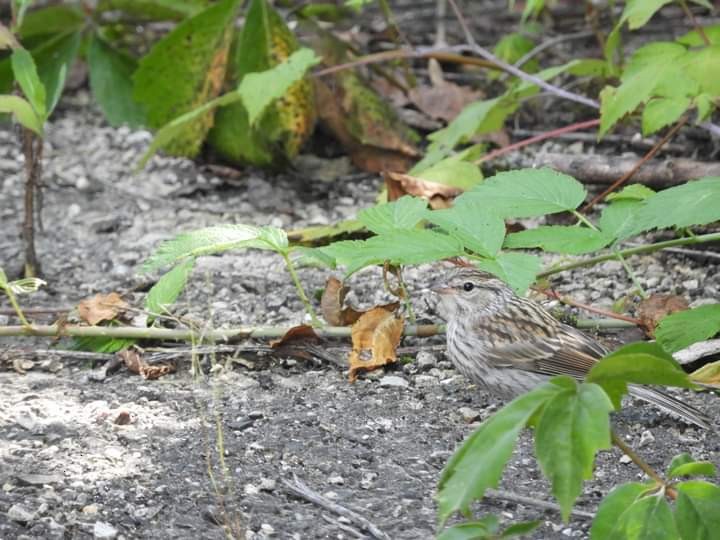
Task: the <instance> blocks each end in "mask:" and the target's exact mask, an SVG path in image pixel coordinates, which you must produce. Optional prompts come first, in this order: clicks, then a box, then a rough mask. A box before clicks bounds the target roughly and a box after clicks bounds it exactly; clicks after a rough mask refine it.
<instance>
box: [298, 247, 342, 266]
mask: <svg viewBox="0 0 720 540" xmlns="http://www.w3.org/2000/svg"><path fill="white" fill-rule="evenodd" d="M290 249H291V250H292V253H293V254H296V255H297V256H296V257H295V258H293V261H294V262H295V264H297V265H298V266H318V265H319V266H325V267H327V268H331V269H333V270H334V269H335V267H336V266H337V262H336V261H335V258H334V257H331V256H330V255H328V254H327V253H325V252H323V251H322V249H320V248H312V247H306V246H293V247H292V248H290Z"/></svg>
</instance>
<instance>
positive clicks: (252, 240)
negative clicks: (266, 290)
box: [142, 225, 287, 272]
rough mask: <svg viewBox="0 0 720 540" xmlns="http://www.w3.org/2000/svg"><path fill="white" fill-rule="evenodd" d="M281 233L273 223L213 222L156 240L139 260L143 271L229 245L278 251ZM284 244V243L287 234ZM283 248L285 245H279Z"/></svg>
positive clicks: (224, 248)
mask: <svg viewBox="0 0 720 540" xmlns="http://www.w3.org/2000/svg"><path fill="white" fill-rule="evenodd" d="M284 234H285V233H284V232H283V231H281V230H280V229H276V228H275V227H255V226H252V225H216V226H214V227H207V228H205V229H198V230H195V231H191V232H187V233H182V234H179V235H178V236H176V237H175V238H173V239H172V240H167V241H165V242H163V243H162V244H160V246H159V247H158V248H157V250H155V253H153V254H152V255H151V256H150V257H149V258H148V259H147V260H146V261H145V263H144V264H143V268H142V269H143V271H144V272H152V271H153V270H157V269H158V268H161V267H163V266H167V265H171V264H175V263H177V262H178V261H180V260H181V259H185V258H187V257H198V256H201V255H210V254H214V253H221V252H223V251H227V250H230V249H237V248H255V249H270V250H273V251H278V250H279V248H278V246H282V238H283V235H284ZM284 238H285V246H287V236H285V237H284ZM282 249H285V248H282Z"/></svg>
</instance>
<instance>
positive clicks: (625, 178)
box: [580, 115, 689, 213]
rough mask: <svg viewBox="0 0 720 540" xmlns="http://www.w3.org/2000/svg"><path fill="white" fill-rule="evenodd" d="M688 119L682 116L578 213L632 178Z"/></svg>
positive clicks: (584, 211) (589, 207)
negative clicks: (634, 162) (648, 149)
mask: <svg viewBox="0 0 720 540" xmlns="http://www.w3.org/2000/svg"><path fill="white" fill-rule="evenodd" d="M688 119H689V116H688V115H685V116H683V117H682V118H681V119H680V120H678V122H677V123H676V124H675V125H674V126H673V127H672V129H670V131H668V132H667V133H666V134H665V136H664V137H663V138H662V139H660V140H659V141H658V143H657V144H656V145H655V146H653V147H652V148H651V149H650V151H649V152H648V153H647V154H645V155H644V156H643V157H642V159H641V160H640V161H638V162H637V163H636V164H635V166H634V167H633V168H632V169H630V170H629V171H628V172H627V173H625V174H624V175H622V176H621V177H620V178H618V179H617V181H615V182H614V183H613V184H612V185H611V186H610V187H609V188H607V189H606V190H605V191H603V192H602V193H601V194H600V195H598V196H596V197H595V198H594V199H593V200H591V201H590V202H589V203H587V204H586V205H585V206H584V207H583V208H582V210H580V212H583V213H587V211H588V210H590V209H591V208H592V207H593V206H595V204H597V203H598V202H600V201H602V200H603V199H604V198H605V197H607V196H608V195H609V194H610V193H612V192H613V191H615V190H616V189H617V188H618V187H620V186H621V185H623V184H624V183H625V182H627V181H628V180H629V179H630V178H632V176H633V175H634V174H635V173H636V172H637V171H638V169H640V167H642V166H643V164H645V163H646V162H647V161H648V160H650V159H652V158H653V156H655V154H657V153H658V152H659V151H660V148H662V146H663V145H664V144H665V143H666V142H668V141H669V140H670V139H672V138H673V136H674V135H675V134H676V133H677V132H678V131H679V130H680V128H681V127H683V126H684V125H685V124H686V123H687V121H688Z"/></svg>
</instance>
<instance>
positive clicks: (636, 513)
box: [610, 493, 678, 540]
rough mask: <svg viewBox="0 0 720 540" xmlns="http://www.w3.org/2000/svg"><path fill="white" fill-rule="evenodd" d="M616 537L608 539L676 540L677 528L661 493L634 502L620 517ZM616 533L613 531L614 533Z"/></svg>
mask: <svg viewBox="0 0 720 540" xmlns="http://www.w3.org/2000/svg"><path fill="white" fill-rule="evenodd" d="M616 531H617V535H616V536H610V538H613V539H615V538H617V539H618V540H621V539H626V538H627V539H628V540H630V539H632V540H678V532H677V526H676V525H675V519H674V518H673V514H672V510H671V509H670V505H669V504H668V502H667V500H666V499H665V497H664V495H663V493H659V494H657V495H649V496H647V497H642V498H640V499H638V500H637V501H635V502H634V503H633V504H632V505H631V506H630V508H628V509H627V511H626V512H623V514H622V515H621V516H620V519H619V523H618V526H617V529H616ZM616 531H613V532H614V533H615V532H616Z"/></svg>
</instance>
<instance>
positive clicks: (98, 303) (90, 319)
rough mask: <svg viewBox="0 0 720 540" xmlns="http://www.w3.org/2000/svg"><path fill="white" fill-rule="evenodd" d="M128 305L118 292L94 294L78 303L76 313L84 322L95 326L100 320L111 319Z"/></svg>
mask: <svg viewBox="0 0 720 540" xmlns="http://www.w3.org/2000/svg"><path fill="white" fill-rule="evenodd" d="M128 307H130V306H129V305H128V304H127V302H125V301H124V300H123V299H122V298H121V297H120V295H119V294H118V293H115V292H112V293H110V294H96V295H95V296H93V297H92V298H86V299H85V300H82V301H80V303H79V304H78V314H79V315H80V318H81V319H82V320H83V321H85V322H86V323H88V324H90V325H92V326H95V325H96V324H97V323H99V322H102V321H111V320H113V319H114V318H115V317H117V315H118V313H120V312H122V311H123V310H125V309H127V308H128Z"/></svg>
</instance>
